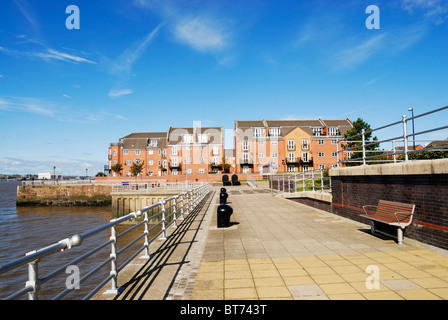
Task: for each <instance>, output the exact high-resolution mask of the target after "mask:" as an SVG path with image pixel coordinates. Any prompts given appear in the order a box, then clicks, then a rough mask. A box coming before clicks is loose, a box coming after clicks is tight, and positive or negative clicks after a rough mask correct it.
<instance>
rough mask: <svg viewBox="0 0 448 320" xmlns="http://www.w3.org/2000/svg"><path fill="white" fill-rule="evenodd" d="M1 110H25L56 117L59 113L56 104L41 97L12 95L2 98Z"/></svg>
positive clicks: (0, 102) (0, 101)
mask: <svg viewBox="0 0 448 320" xmlns="http://www.w3.org/2000/svg"><path fill="white" fill-rule="evenodd" d="M0 110H3V111H23V112H28V113H33V114H37V115H42V116H48V117H54V116H56V115H58V114H59V111H58V110H57V108H56V107H55V106H52V105H50V104H48V103H46V102H44V101H41V100H40V99H34V98H24V97H12V98H8V99H2V100H0Z"/></svg>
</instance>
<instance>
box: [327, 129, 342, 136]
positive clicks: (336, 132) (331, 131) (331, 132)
mask: <svg viewBox="0 0 448 320" xmlns="http://www.w3.org/2000/svg"><path fill="white" fill-rule="evenodd" d="M328 135H330V136H338V135H339V128H338V127H328Z"/></svg>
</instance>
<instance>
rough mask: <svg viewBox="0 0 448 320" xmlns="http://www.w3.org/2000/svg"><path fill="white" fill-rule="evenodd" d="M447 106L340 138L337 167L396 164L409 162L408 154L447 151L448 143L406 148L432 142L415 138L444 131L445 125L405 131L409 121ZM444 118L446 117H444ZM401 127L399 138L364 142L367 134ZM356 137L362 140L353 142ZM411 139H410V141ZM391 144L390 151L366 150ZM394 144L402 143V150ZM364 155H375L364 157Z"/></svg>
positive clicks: (439, 110)
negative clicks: (354, 154) (353, 164)
mask: <svg viewBox="0 0 448 320" xmlns="http://www.w3.org/2000/svg"><path fill="white" fill-rule="evenodd" d="M447 109H448V106H446V107H442V108H438V109H435V110H431V111H428V112H425V113H422V114H420V115H416V116H413V117H410V118H407V117H406V115H403V116H402V120H401V121H396V122H393V123H390V124H387V125H384V126H381V127H379V128H376V129H371V130H364V129H363V130H362V132H361V133H359V134H356V135H353V136H350V137H346V138H341V139H338V141H337V146H338V150H337V158H338V159H337V164H338V167H339V166H341V165H344V164H347V163H361V164H363V165H366V164H369V163H381V162H398V161H408V160H409V154H413V153H418V152H425V151H448V142H447V144H446V145H442V146H439V147H434V146H428V145H429V144H428V145H427V146H424V147H422V148H421V149H416V150H414V149H415V148H411V147H410V146H408V144H409V143H413V144H414V146H415V143H416V142H432V141H433V140H434V139H433V140H416V139H415V137H416V136H419V135H424V134H427V133H431V132H435V131H441V130H445V129H448V126H447V125H442V126H439V127H433V128H430V129H426V130H422V131H419V132H412V133H408V129H407V123H408V122H409V121H410V120H414V119H418V118H421V117H425V116H428V115H430V114H434V113H437V112H441V111H444V110H447ZM445 117H446V116H445ZM400 124H401V125H402V128H403V134H402V135H399V136H395V137H393V138H385V139H382V140H379V141H378V140H377V141H374V140H372V141H366V136H367V135H368V134H371V133H373V132H375V131H379V130H382V129H385V128H389V127H392V126H396V125H400ZM357 137H361V138H362V139H361V140H359V138H358V139H357V140H354V138H357ZM411 137H412V139H410V138H411ZM390 142H392V148H391V149H387V148H383V149H382V150H378V149H376V148H375V149H376V150H367V149H368V148H369V147H372V146H379V145H381V144H384V143H390ZM341 143H343V144H345V145H343V147H344V149H342V150H339V145H340V144H341ZM396 143H402V144H403V150H397V146H396ZM349 144H352V145H351V146H350V147H348V145H349ZM353 153H362V154H360V155H359V156H357V157H353ZM366 153H375V155H366ZM397 155H404V159H397Z"/></svg>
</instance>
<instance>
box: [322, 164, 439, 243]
mask: <svg viewBox="0 0 448 320" xmlns="http://www.w3.org/2000/svg"><path fill="white" fill-rule="evenodd" d="M330 176H331V188H332V196H333V197H332V212H333V213H335V214H338V215H341V216H344V217H346V218H350V219H353V220H356V221H360V222H363V223H370V222H369V221H368V220H366V219H362V218H361V217H360V216H359V215H360V214H363V213H364V211H363V209H362V207H363V206H364V205H377V204H378V201H379V200H388V201H396V202H403V203H412V204H415V205H416V208H415V214H414V219H413V223H412V224H411V225H410V226H409V227H408V228H406V231H405V237H410V238H413V239H416V240H419V241H422V242H425V243H428V244H431V245H434V246H437V247H440V248H444V249H448V159H439V160H419V161H409V162H405V163H404V162H403V163H399V164H383V165H372V166H360V167H352V168H335V169H331V170H330Z"/></svg>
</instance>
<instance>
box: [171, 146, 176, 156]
mask: <svg viewBox="0 0 448 320" xmlns="http://www.w3.org/2000/svg"><path fill="white" fill-rule="evenodd" d="M171 155H173V156H177V147H172V148H171Z"/></svg>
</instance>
